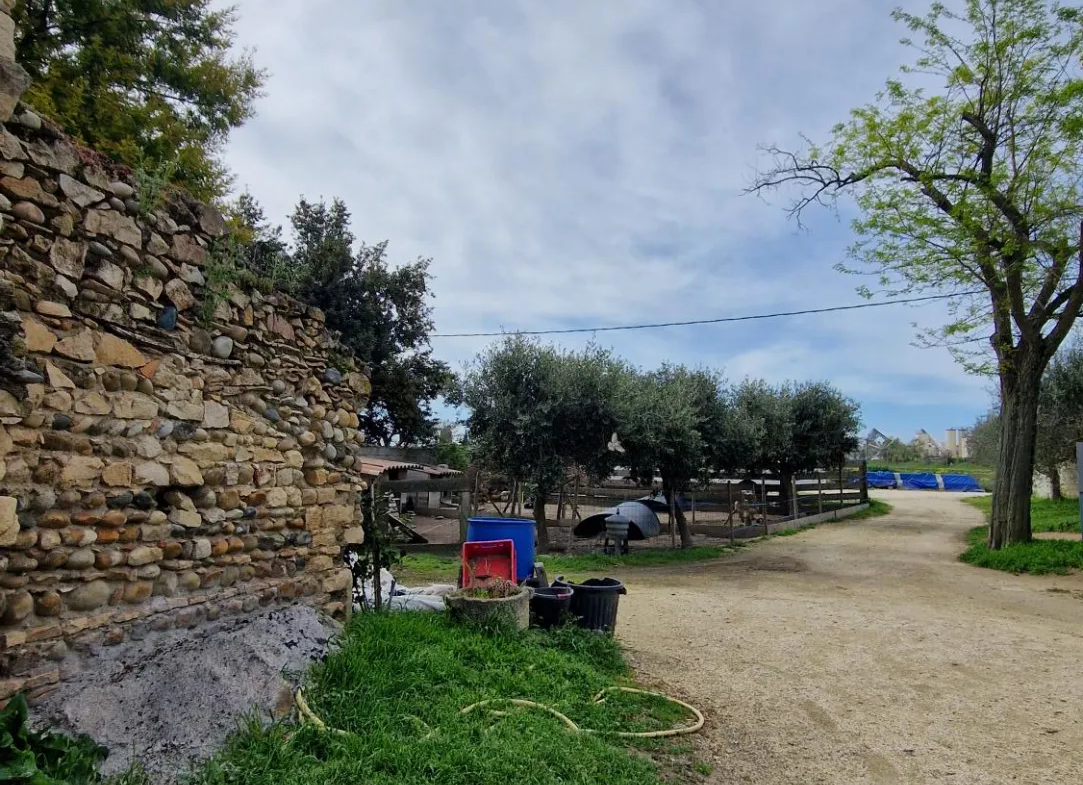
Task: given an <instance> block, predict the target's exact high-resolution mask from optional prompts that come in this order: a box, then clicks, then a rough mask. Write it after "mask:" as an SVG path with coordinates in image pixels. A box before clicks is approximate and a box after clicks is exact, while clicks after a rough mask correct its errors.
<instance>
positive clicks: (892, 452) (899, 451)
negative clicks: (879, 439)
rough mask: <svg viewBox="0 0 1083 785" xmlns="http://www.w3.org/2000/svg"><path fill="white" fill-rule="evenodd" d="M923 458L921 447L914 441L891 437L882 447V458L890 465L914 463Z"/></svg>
mask: <svg viewBox="0 0 1083 785" xmlns="http://www.w3.org/2000/svg"><path fill="white" fill-rule="evenodd" d="M921 459H922V452H921V448H920V447H918V446H917V445H916V444H914V443H912V442H911V443H910V444H907V443H906V442H904V441H903V440H902V439H897V438H895V437H890V438H888V439H887V440H886V441H884V443H883V445H882V446H881V447H880V460H882V461H884V462H885V463H887V464H888V465H891V464H897V463H913V462H915V461H920V460H921Z"/></svg>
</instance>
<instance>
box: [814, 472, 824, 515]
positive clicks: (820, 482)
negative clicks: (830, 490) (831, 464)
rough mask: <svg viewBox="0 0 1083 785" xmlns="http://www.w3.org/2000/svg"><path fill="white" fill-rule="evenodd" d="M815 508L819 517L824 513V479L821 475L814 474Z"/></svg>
mask: <svg viewBox="0 0 1083 785" xmlns="http://www.w3.org/2000/svg"><path fill="white" fill-rule="evenodd" d="M816 506H817V507H818V508H819V513H820V515H823V513H824V478H823V475H822V474H820V473H818V472H817V474H816Z"/></svg>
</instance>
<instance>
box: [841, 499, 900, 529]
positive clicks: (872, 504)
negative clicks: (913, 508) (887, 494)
mask: <svg viewBox="0 0 1083 785" xmlns="http://www.w3.org/2000/svg"><path fill="white" fill-rule="evenodd" d="M893 509H894V508H893V507H892V506H891V505H890V504H888V503H887V502H882V501H879V500H878V499H869V506H868V507H867V508H866V509H864V510H862V511H861V512H855V513H854V514H853V515H848V516H846V517H845V518H843V519H842V520H841V521H839V522H840V523H846V522H847V521H866V520H868V519H869V518H879V517H881V516H884V515H887V514H888V513H890V512H891V511H892V510H893Z"/></svg>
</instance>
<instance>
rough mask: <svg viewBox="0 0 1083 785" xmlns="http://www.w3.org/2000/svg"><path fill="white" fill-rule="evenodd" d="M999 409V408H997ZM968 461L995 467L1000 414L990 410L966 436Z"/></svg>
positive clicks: (998, 446)
mask: <svg viewBox="0 0 1083 785" xmlns="http://www.w3.org/2000/svg"><path fill="white" fill-rule="evenodd" d="M998 408H999V407H998ZM967 449H968V451H969V452H970V460H971V461H972V462H973V463H976V464H979V465H981V466H996V462H997V456H998V455H999V454H1000V412H999V411H998V409H990V410H989V411H988V412H986V413H985V414H983V415H981V416H980V417H979V418H978V419H977V420H976V421H975V422H974V424H973V425H972V426H971V427H970V431H969V433H968V434H967Z"/></svg>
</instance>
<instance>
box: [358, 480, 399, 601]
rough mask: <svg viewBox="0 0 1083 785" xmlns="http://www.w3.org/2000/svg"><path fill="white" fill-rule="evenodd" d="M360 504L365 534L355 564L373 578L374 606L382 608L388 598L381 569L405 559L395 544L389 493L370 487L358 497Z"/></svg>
mask: <svg viewBox="0 0 1083 785" xmlns="http://www.w3.org/2000/svg"><path fill="white" fill-rule="evenodd" d="M359 504H360V506H361V527H362V529H363V530H364V532H365V538H364V540H363V541H362V542H361V544H360V545H356V546H353V547H354V550H355V552H356V554H357V562H356V565H355V566H356V567H357V569H358V570H359V571H360V573H361V574H362V575H367V576H369V577H370V578H371V579H372V584H373V590H374V591H375V592H376V596H375V597H370V598H368V599H370V600H372V603H373V607H374V608H376V609H381V608H383V601H384V600H385V599H386V598H383V597H380V595H379V592H380V570H390V569H391V568H392V567H394V566H395V565H396V564H398V563H399V561H401V560H402V551H401V550H399V548H398V547H397V546H396V544H395V543H396V540H395V532H394V530H393V529H392V528H391V520H390V518H388V510H389V509H390V504H389V502H388V500H387V496H386V495H383V494H380V493H378V492H377V488H376V487H370V488H369V489H368V490H367V491H366V492H365V493H363V494H362V495H361V497H360V499H359Z"/></svg>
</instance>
